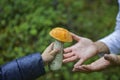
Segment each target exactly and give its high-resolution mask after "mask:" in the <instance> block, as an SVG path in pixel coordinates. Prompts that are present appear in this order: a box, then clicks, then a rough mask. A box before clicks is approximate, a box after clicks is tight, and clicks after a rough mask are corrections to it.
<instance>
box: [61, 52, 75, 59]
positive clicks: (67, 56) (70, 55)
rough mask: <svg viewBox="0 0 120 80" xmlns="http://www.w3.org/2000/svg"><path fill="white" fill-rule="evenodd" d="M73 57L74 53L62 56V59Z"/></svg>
mask: <svg viewBox="0 0 120 80" xmlns="http://www.w3.org/2000/svg"><path fill="white" fill-rule="evenodd" d="M74 55H75V54H74V53H67V54H63V56H64V58H69V57H72V56H74Z"/></svg>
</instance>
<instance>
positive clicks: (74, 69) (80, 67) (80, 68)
mask: <svg viewBox="0 0 120 80" xmlns="http://www.w3.org/2000/svg"><path fill="white" fill-rule="evenodd" d="M72 71H79V72H84V73H86V72H89V70H87V69H85V68H84V67H82V66H79V67H78V68H73V70H72Z"/></svg>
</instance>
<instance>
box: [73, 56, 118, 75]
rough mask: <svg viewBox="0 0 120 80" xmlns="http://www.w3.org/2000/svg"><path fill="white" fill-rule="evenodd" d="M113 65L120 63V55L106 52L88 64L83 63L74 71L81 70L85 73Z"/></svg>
mask: <svg viewBox="0 0 120 80" xmlns="http://www.w3.org/2000/svg"><path fill="white" fill-rule="evenodd" d="M111 65H112V66H115V65H120V55H115V54H105V55H104V57H101V58H100V59H98V60H96V61H95V62H93V63H91V64H88V65H81V66H79V67H78V68H74V69H73V71H80V72H85V73H88V72H95V71H101V70H104V69H106V68H107V67H109V66H111Z"/></svg>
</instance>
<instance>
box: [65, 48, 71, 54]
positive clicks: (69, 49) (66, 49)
mask: <svg viewBox="0 0 120 80" xmlns="http://www.w3.org/2000/svg"><path fill="white" fill-rule="evenodd" d="M71 51H72V49H71V47H68V48H65V49H64V52H65V53H68V52H71Z"/></svg>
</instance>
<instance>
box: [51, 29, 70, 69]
mask: <svg viewBox="0 0 120 80" xmlns="http://www.w3.org/2000/svg"><path fill="white" fill-rule="evenodd" d="M49 34H50V36H52V37H53V38H54V39H55V42H54V47H53V49H59V52H58V53H57V54H56V56H55V58H54V60H53V61H51V63H50V64H49V67H50V70H52V71H55V70H59V69H60V68H61V66H62V60H63V45H64V42H72V36H71V34H70V32H69V31H68V30H66V29H64V28H60V27H56V28H53V29H52V30H51V31H50V33H49Z"/></svg>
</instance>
